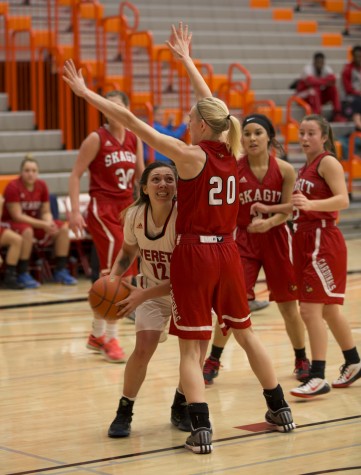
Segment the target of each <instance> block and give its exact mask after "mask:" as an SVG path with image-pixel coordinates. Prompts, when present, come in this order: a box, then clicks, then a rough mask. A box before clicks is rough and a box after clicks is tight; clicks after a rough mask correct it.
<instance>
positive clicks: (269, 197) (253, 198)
mask: <svg viewBox="0 0 361 475" xmlns="http://www.w3.org/2000/svg"><path fill="white" fill-rule="evenodd" d="M281 195H282V193H281V191H276V190H269V189H264V190H259V189H256V190H252V189H251V190H245V191H242V192H241V193H240V194H239V201H240V203H241V204H242V205H244V204H246V203H253V202H257V201H261V202H264V203H279V202H280V200H281Z"/></svg>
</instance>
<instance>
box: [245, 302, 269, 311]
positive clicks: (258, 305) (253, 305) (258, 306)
mask: <svg viewBox="0 0 361 475" xmlns="http://www.w3.org/2000/svg"><path fill="white" fill-rule="evenodd" d="M248 305H249V309H250V311H251V312H257V311H258V310H263V309H264V308H267V307H268V306H269V301H268V300H248Z"/></svg>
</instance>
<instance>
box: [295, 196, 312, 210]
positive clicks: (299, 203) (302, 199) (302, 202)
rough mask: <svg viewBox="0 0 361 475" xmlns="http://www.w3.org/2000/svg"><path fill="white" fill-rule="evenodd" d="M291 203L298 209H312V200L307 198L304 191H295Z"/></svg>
mask: <svg viewBox="0 0 361 475" xmlns="http://www.w3.org/2000/svg"><path fill="white" fill-rule="evenodd" d="M291 203H292V205H293V206H295V207H296V208H298V209H302V210H304V211H310V210H311V209H312V200H309V199H307V198H306V196H305V195H304V194H303V193H300V192H299V193H295V194H293V195H292V198H291Z"/></svg>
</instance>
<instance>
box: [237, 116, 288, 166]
mask: <svg viewBox="0 0 361 475" xmlns="http://www.w3.org/2000/svg"><path fill="white" fill-rule="evenodd" d="M248 124H258V125H260V126H261V127H263V128H264V129H265V130H266V132H267V135H268V137H269V141H268V147H270V146H271V145H272V147H274V148H275V149H276V150H278V151H279V152H280V154H281V157H284V156H285V155H286V153H285V151H284V149H283V147H282V145H281V144H280V143H279V142H278V140H276V131H275V128H274V126H273V124H272V122H271V121H270V119H269V118H268V117H267V116H266V115H263V114H250V115H247V116H246V117H245V118H244V119H243V122H242V130H243V129H244V128H245V127H246V126H247V125H248Z"/></svg>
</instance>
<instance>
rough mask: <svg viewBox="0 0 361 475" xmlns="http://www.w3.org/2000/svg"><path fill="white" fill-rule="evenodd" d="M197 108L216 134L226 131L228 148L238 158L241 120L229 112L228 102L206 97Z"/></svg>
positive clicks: (199, 102)
mask: <svg viewBox="0 0 361 475" xmlns="http://www.w3.org/2000/svg"><path fill="white" fill-rule="evenodd" d="M196 108H197V112H198V115H199V116H200V118H201V119H203V120H204V122H205V123H206V124H207V125H208V126H209V127H210V128H211V129H212V130H213V131H214V133H215V134H217V135H221V134H222V133H223V132H226V136H225V142H226V145H227V148H228V150H229V152H230V153H231V154H232V155H234V156H235V157H236V158H238V157H239V156H240V155H241V126H240V123H239V120H238V119H237V118H236V117H235V116H233V115H231V114H230V113H229V110H228V108H227V106H226V104H225V103H224V102H223V101H221V100H220V99H218V98H216V97H206V98H204V99H201V100H200V101H198V102H197V105H196Z"/></svg>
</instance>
